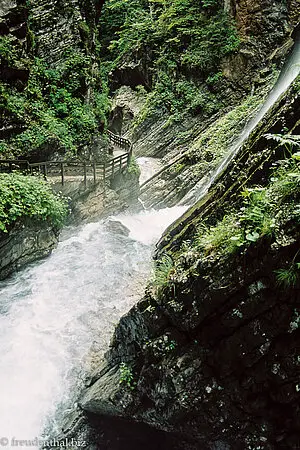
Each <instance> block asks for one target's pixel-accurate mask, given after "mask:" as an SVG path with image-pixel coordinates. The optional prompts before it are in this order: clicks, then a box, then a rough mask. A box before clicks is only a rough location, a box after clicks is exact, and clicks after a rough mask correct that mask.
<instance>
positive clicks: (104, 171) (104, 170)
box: [103, 163, 106, 197]
mask: <svg viewBox="0 0 300 450" xmlns="http://www.w3.org/2000/svg"><path fill="white" fill-rule="evenodd" d="M105 179H106V165H105V163H104V164H103V194H104V197H105V186H106V182H105Z"/></svg>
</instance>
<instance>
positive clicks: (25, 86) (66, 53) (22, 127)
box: [0, 0, 108, 159]
mask: <svg viewBox="0 0 300 450" xmlns="http://www.w3.org/2000/svg"><path fill="white" fill-rule="evenodd" d="M101 7H102V0H95V1H92V0H91V1H89V0H86V1H80V0H70V1H64V2H62V1H60V0H55V1H52V2H37V1H34V0H32V1H29V2H25V1H22V0H19V1H12V2H1V5H0V32H1V36H0V54H1V80H0V81H1V84H0V89H1V91H0V96H1V97H0V98H1V104H0V107H1V117H2V118H3V124H1V136H0V138H1V141H0V152H1V154H2V155H3V154H4V155H7V156H18V155H21V156H23V157H24V156H28V155H30V153H31V154H32V155H33V157H34V158H35V159H37V158H38V157H40V158H43V157H47V156H50V155H51V154H52V155H53V153H55V151H60V152H63V153H65V152H67V151H68V152H72V153H76V152H77V150H78V149H80V148H83V146H85V145H87V144H89V143H90V142H91V140H92V137H93V134H95V133H96V132H97V131H98V129H102V128H103V124H104V122H105V114H106V111H107V107H108V104H107V103H106V96H105V95H104V96H103V89H102V87H101V77H100V72H99V61H98V60H97V52H98V49H97V42H98V41H97V33H96V25H97V21H98V19H99V15H100V11H101Z"/></svg>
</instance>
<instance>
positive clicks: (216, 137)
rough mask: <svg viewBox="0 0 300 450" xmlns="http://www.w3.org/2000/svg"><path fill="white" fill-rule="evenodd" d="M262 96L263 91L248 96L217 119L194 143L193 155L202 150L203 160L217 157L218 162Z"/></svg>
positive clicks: (259, 102) (191, 153) (191, 151)
mask: <svg viewBox="0 0 300 450" xmlns="http://www.w3.org/2000/svg"><path fill="white" fill-rule="evenodd" d="M261 97H262V95H261V92H260V93H259V94H258V95H254V96H249V97H247V98H246V99H245V101H243V102H242V103H241V104H239V105H238V106H236V107H235V108H233V109H232V110H231V111H229V112H228V113H227V114H225V115H223V116H222V117H220V119H218V120H216V121H215V122H214V123H213V125H211V126H210V127H209V128H208V129H207V130H206V131H204V132H203V133H201V135H200V137H199V139H198V140H197V141H196V142H195V143H194V145H193V147H192V148H191V150H190V155H191V157H193V156H194V155H195V156H197V155H198V153H199V152H201V160H205V159H212V158H215V159H216V162H217V161H218V160H219V159H220V158H222V157H223V156H224V155H225V153H226V152H227V151H228V148H229V146H230V145H231V144H232V142H233V140H234V139H235V138H236V136H237V135H238V134H239V133H240V131H241V130H242V129H243V127H244V125H245V117H247V118H249V116H251V114H253V113H254V112H255V110H256V108H257V107H258V106H259V105H260V104H261V101H262V98H261Z"/></svg>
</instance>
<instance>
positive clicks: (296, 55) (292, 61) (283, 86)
mask: <svg viewBox="0 0 300 450" xmlns="http://www.w3.org/2000/svg"><path fill="white" fill-rule="evenodd" d="M299 73H300V33H299V34H298V35H297V38H296V42H295V45H294V48H293V51H292V53H291V55H290V57H289V58H288V61H287V62H286V64H285V65H284V67H283V69H282V71H281V73H280V75H279V77H278V80H277V82H276V83H275V86H274V87H273V89H272V90H271V91H270V93H269V95H268V97H267V99H266V101H265V103H264V104H263V105H262V107H261V108H260V110H259V111H258V113H257V114H256V116H254V118H253V119H252V120H250V122H249V123H248V124H247V125H246V126H245V128H244V130H243V131H242V133H241V135H240V136H239V137H238V139H237V140H236V142H235V143H234V144H233V145H232V147H231V149H230V151H229V153H228V154H227V155H226V156H225V158H224V159H223V161H222V163H221V164H220V165H219V166H218V167H217V168H216V170H215V171H214V172H213V173H212V174H211V176H210V178H209V179H208V180H207V179H206V177H205V179H201V180H200V181H199V182H198V183H197V184H196V185H195V186H194V187H193V189H191V190H190V191H189V192H188V193H187V194H186V195H185V196H184V197H183V198H182V199H181V201H180V203H179V204H180V205H188V204H192V203H195V202H196V201H198V200H199V199H200V198H201V197H202V196H204V195H205V194H206V193H207V192H208V190H209V188H210V187H211V186H212V184H213V183H214V182H215V180H216V179H217V178H218V176H219V175H220V174H221V173H222V172H223V171H224V169H226V167H228V165H229V163H230V162H231V161H232V160H233V158H234V157H235V156H236V155H237V153H238V151H239V149H240V148H241V146H242V145H243V144H244V142H245V141H246V140H247V139H248V137H249V136H250V134H251V132H252V131H253V130H254V129H255V127H256V126H257V125H258V124H259V123H260V121H261V120H262V119H263V118H264V116H265V115H266V114H267V112H268V111H269V110H270V108H271V107H272V106H273V105H274V104H275V103H276V102H277V100H278V99H279V97H280V96H281V95H282V94H283V93H284V92H286V90H287V89H288V88H289V86H290V85H291V84H292V82H293V81H294V80H295V78H296V77H297V76H298V75H299Z"/></svg>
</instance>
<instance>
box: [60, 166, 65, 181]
mask: <svg viewBox="0 0 300 450" xmlns="http://www.w3.org/2000/svg"><path fill="white" fill-rule="evenodd" d="M60 173H61V184H62V186H64V184H65V167H64V163H60Z"/></svg>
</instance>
